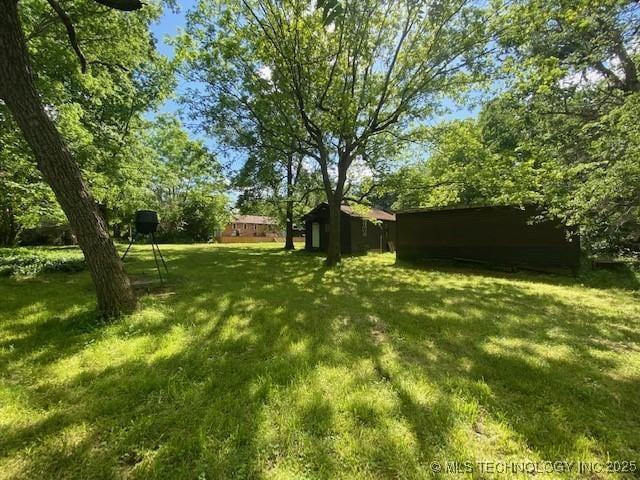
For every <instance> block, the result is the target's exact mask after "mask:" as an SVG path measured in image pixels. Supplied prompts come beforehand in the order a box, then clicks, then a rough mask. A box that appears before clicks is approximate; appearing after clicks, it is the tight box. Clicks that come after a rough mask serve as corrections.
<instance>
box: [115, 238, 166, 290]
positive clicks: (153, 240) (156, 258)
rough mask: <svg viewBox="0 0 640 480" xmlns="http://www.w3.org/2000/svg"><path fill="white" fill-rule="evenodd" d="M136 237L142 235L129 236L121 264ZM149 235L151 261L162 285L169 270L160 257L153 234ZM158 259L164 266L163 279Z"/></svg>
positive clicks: (160, 253)
mask: <svg viewBox="0 0 640 480" xmlns="http://www.w3.org/2000/svg"><path fill="white" fill-rule="evenodd" d="M138 235H142V234H140V233H135V234H134V235H132V236H131V240H130V241H129V246H128V247H127V249H126V250H125V252H124V255H122V261H123V262H124V259H125V258H126V256H127V253H129V249H130V248H131V245H133V244H134V243H135V241H136V238H137V237H138ZM149 235H151V250H152V251H153V260H154V261H155V262H156V268H157V269H158V276H159V277H160V285H164V283H165V281H166V280H167V278H168V275H169V269H168V268H167V263H166V262H165V261H164V257H163V256H162V252H161V251H160V247H159V246H158V242H156V236H155V234H154V233H153V232H151V233H149ZM156 250H157V251H158V253H157V254H156ZM158 257H160V260H161V261H162V265H163V266H164V272H165V276H164V278H163V277H162V269H161V268H160V262H158Z"/></svg>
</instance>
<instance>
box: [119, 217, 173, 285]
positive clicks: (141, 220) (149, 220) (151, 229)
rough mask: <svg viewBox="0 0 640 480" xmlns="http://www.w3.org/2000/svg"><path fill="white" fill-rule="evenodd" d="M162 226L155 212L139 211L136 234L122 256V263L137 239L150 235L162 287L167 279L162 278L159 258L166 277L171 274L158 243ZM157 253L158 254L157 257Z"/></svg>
mask: <svg viewBox="0 0 640 480" xmlns="http://www.w3.org/2000/svg"><path fill="white" fill-rule="evenodd" d="M159 224H160V222H159V220H158V214H157V213H156V212H154V211H153V210H138V211H137V212H136V215H135V226H136V231H135V234H134V235H133V236H132V237H131V239H130V240H129V246H128V247H127V249H126V250H125V252H124V255H122V261H124V259H125V258H127V253H129V250H130V249H131V245H133V243H134V242H135V241H136V238H137V237H138V236H141V235H150V236H151V250H152V251H153V259H154V260H155V262H156V268H157V269H158V276H159V277H160V284H161V285H162V284H163V283H164V281H165V278H163V277H162V270H161V269H160V262H159V261H158V258H160V260H162V265H163V266H164V271H165V276H166V275H168V274H169V269H168V268H167V264H166V262H165V261H164V257H163V256H162V252H161V251H160V247H159V246H158V242H157V241H156V231H157V230H158V225H159ZM156 251H157V252H158V253H157V255H156Z"/></svg>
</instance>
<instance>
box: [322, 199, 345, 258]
mask: <svg viewBox="0 0 640 480" xmlns="http://www.w3.org/2000/svg"><path fill="white" fill-rule="evenodd" d="M341 203H342V199H341V198H340V196H338V195H336V194H334V195H332V196H331V197H330V198H329V244H328V245H327V259H326V264H327V265H328V266H334V265H337V264H338V263H340V260H342V252H341V248H340V205H341Z"/></svg>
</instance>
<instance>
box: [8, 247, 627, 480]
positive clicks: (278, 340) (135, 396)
mask: <svg viewBox="0 0 640 480" xmlns="http://www.w3.org/2000/svg"><path fill="white" fill-rule="evenodd" d="M161 248H162V250H163V253H165V255H166V258H167V261H168V263H169V269H170V284H169V286H168V287H167V288H164V289H161V290H158V291H157V292H156V293H154V294H151V295H147V296H145V297H143V298H142V300H141V302H142V306H141V309H140V311H139V312H138V313H136V314H135V315H132V316H130V317H126V318H123V319H121V320H120V321H118V322H116V323H113V324H107V325H105V324H100V323H99V322H97V321H96V320H95V317H94V313H93V308H94V299H93V292H92V288H91V284H90V282H89V278H88V275H87V274H86V273H75V274H64V273H58V274H47V275H41V276H38V277H35V278H28V279H1V280H0V299H2V300H1V302H0V372H1V374H0V375H1V377H0V478H185V479H193V478H209V479H214V478H296V479H297V478H314V479H315V478H430V477H434V476H435V475H434V474H433V472H432V471H431V462H433V461H439V462H443V463H444V462H446V461H450V462H453V461H459V462H464V461H472V462H474V461H480V460H493V461H514V462H519V461H523V460H531V461H538V460H576V461H583V462H596V461H597V462H604V461H607V460H635V461H638V460H640V435H639V434H638V432H639V431H640V415H639V414H638V412H640V395H638V392H639V391H640V388H639V387H640V347H639V344H640V297H639V296H638V292H637V290H634V289H633V284H629V283H628V282H627V280H624V281H622V283H621V285H622V286H623V287H624V288H613V287H608V288H604V287H603V285H602V282H599V281H598V282H596V285H595V286H597V287H598V288H593V287H592V286H589V282H588V281H586V280H585V279H580V278H579V279H571V278H567V277H558V276H548V275H535V274H523V273H519V274H501V273H491V272H482V271H477V270H466V271H465V270H455V269H449V270H448V269H438V270H434V269H432V268H410V267H407V266H402V265H396V264H395V258H394V256H392V255H390V254H383V255H369V256H365V257H355V258H348V259H346V260H345V261H344V262H343V264H342V265H340V266H339V267H338V268H336V269H331V270H329V269H326V268H325V267H324V266H323V259H322V257H320V256H316V255H309V254H306V253H304V252H293V253H291V252H290V253H286V252H283V251H281V250H280V249H277V248H275V247H274V246H272V245H252V246H236V245H234V246H226V245H225V246H218V245H208V246H204V245H200V246H199V245H189V246H169V245H163V246H161ZM128 268H129V269H130V270H131V271H132V273H134V274H136V275H148V276H149V277H150V278H152V277H153V275H154V268H155V266H154V264H153V258H152V256H151V251H150V247H149V246H145V245H140V246H136V247H134V250H133V255H132V256H131V259H130V260H129V261H128ZM609 284H611V285H615V282H609V283H608V284H607V285H609ZM476 475H477V476H482V477H492V476H493V475H491V474H484V475H481V474H479V473H478V472H477V471H476ZM513 476H515V475H513ZM554 476H557V477H562V478H564V477H574V478H583V477H584V475H580V474H578V473H577V472H572V473H569V474H558V475H554V474H542V475H538V478H547V477H554ZM625 476H626V477H628V478H637V477H638V473H637V472H636V473H628V474H626V475H625ZM498 477H499V478H505V475H500V476H498ZM608 477H611V478H621V477H620V476H618V475H613V474H608V473H606V472H600V473H598V474H596V475H594V476H592V478H608ZM623 478H624V477H623Z"/></svg>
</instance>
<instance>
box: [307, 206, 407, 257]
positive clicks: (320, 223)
mask: <svg viewBox="0 0 640 480" xmlns="http://www.w3.org/2000/svg"><path fill="white" fill-rule="evenodd" d="M340 210H341V211H340V213H341V215H340V245H341V251H342V253H365V252H367V251H369V250H378V251H383V252H387V251H389V250H393V248H394V243H395V237H396V227H395V215H394V214H392V213H388V212H385V211H383V210H378V209H371V210H370V211H369V212H368V213H367V216H366V217H363V216H361V215H359V214H358V213H356V212H354V211H353V209H352V208H351V207H350V206H349V205H342V207H340ZM303 219H304V222H305V249H306V250H312V251H321V252H326V251H327V245H328V242H329V205H328V204H326V203H321V204H319V205H318V206H317V207H315V208H314V209H313V210H311V211H310V212H309V213H307V214H306V215H305V216H304V217H303ZM369 219H375V223H374V222H372V221H370V220H369Z"/></svg>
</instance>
